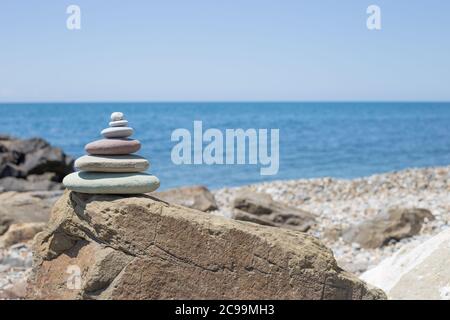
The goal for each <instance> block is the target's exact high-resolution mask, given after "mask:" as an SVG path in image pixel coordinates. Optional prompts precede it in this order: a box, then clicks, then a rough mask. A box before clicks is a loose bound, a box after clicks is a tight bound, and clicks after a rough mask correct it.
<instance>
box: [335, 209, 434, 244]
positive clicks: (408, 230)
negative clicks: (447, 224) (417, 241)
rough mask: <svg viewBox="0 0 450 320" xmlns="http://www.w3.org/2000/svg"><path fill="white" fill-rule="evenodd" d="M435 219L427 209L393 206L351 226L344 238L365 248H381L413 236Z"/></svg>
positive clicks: (345, 232) (344, 233)
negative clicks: (425, 224) (385, 211)
mask: <svg viewBox="0 0 450 320" xmlns="http://www.w3.org/2000/svg"><path fill="white" fill-rule="evenodd" d="M431 220H434V216H433V214H432V213H431V212H430V211H429V210H427V209H420V208H392V209H390V210H389V211H388V212H387V214H386V213H383V214H380V215H378V216H377V217H375V218H374V219H372V220H368V221H365V222H363V223H361V224H358V225H355V226H351V227H349V228H347V229H346V230H344V231H343V233H342V238H343V239H344V240H345V241H346V242H349V243H352V242H355V243H358V244H359V245H360V246H361V247H363V248H372V249H373V248H379V247H382V246H384V245H387V244H389V242H391V241H399V240H401V239H404V238H408V237H412V236H414V235H416V234H418V233H419V232H420V230H421V229H422V225H423V224H424V223H426V222H427V221H431Z"/></svg>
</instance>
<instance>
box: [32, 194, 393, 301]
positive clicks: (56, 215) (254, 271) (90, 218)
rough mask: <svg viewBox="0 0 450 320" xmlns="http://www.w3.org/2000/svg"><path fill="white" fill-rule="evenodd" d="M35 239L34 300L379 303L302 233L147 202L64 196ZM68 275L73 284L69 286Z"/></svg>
mask: <svg viewBox="0 0 450 320" xmlns="http://www.w3.org/2000/svg"><path fill="white" fill-rule="evenodd" d="M35 239H36V240H35V244H34V259H35V261H34V266H33V273H32V275H31V277H30V285H29V288H28V292H29V297H31V298H38V299H40V298H44V299H52V298H58V299H79V298H87V299H89V298H92V299H183V298H184V299H264V298H271V299H382V298H385V295H384V293H383V292H382V291H380V290H378V289H369V287H368V286H367V285H366V284H365V283H363V282H362V281H360V280H358V279H357V278H356V277H355V276H353V275H352V274H350V273H347V272H345V271H343V270H342V269H340V268H339V267H338V266H337V264H336V261H335V260H334V258H333V255H332V252H331V251H330V250H329V249H327V248H326V247H325V246H323V245H322V244H321V243H320V241H318V240H317V239H315V238H313V237H311V236H309V235H307V234H305V233H301V232H296V231H292V230H286V229H281V228H271V227H265V226H260V225H256V224H249V223H245V222H239V221H233V220H228V219H225V218H223V217H218V216H215V215H211V214H209V213H203V212H201V211H197V210H192V209H188V208H185V207H180V206H177V205H169V204H167V203H165V202H163V201H161V200H158V199H155V198H152V197H150V196H148V195H139V196H130V197H122V196H113V195H102V196H100V195H83V194H78V193H74V192H66V193H65V194H64V195H63V196H62V197H61V199H59V200H58V202H57V203H56V204H55V206H54V208H53V211H52V217H51V220H50V223H49V227H48V229H47V230H45V231H43V232H41V233H39V234H38V235H37V236H36V238H35ZM74 268H78V270H79V271H80V272H81V279H80V280H81V281H79V286H77V285H76V284H77V282H76V281H68V280H69V279H68V278H67V277H68V276H69V274H68V270H69V271H71V270H73V269H74ZM71 280H73V279H71ZM74 284H75V285H74Z"/></svg>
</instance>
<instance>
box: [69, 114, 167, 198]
mask: <svg viewBox="0 0 450 320" xmlns="http://www.w3.org/2000/svg"><path fill="white" fill-rule="evenodd" d="M133 132H134V130H133V128H130V127H128V121H127V120H125V119H124V116H123V113H121V112H113V113H112V114H111V122H110V123H109V128H106V129H103V130H102V131H101V134H102V135H103V137H105V139H101V140H97V141H94V142H91V143H88V144H87V145H86V146H85V150H86V152H87V153H88V154H89V155H86V156H82V157H81V158H78V159H77V160H76V161H75V168H76V169H77V170H79V171H77V172H74V173H71V174H69V175H67V176H66V177H65V178H64V180H63V184H64V186H65V187H66V188H67V189H69V190H72V191H76V192H81V193H96V194H137V193H146V192H152V191H155V190H156V189H158V187H159V179H158V178H157V177H155V176H153V175H151V174H148V173H145V172H144V171H145V170H147V169H148V168H149V166H150V164H149V162H148V160H147V159H145V158H143V157H141V156H138V155H135V154H132V153H134V152H137V151H138V150H139V149H140V148H141V143H140V142H139V141H138V140H134V139H129V137H130V136H131V135H132V134H133Z"/></svg>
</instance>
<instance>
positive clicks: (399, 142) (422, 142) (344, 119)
mask: <svg viewBox="0 0 450 320" xmlns="http://www.w3.org/2000/svg"><path fill="white" fill-rule="evenodd" d="M114 111H120V112H123V113H124V114H125V118H126V119H127V120H128V121H129V125H130V126H131V127H133V128H134V130H135V133H134V135H133V138H136V139H138V140H140V141H141V143H142V148H141V150H140V151H139V152H138V154H140V155H142V156H144V157H146V158H148V159H149V160H150V163H151V168H150V172H151V173H152V174H155V175H156V176H158V177H159V178H160V180H161V189H162V190H164V189H168V188H173V187H180V186H188V185H205V186H207V187H208V188H210V189H217V188H222V187H231V186H240V185H246V184H252V183H259V182H263V181H271V180H287V179H303V178H316V177H335V178H345V179H350V178H356V177H363V176H369V175H372V174H377V173H384V172H390V171H396V170H402V169H406V168H420V167H430V166H446V165H449V164H450V103H437V102H433V103H431V102H430V103H427V102H420V103H419V102H414V103H408V102H402V103H399V102H396V103H390V102H380V103H375V102H371V103H366V102H365V103H362V102H361V103H358V102H348V103H346V102H338V103H330V102H322V103H317V102H314V103H313V102H228V103H220V102H212V103H208V102H198V103H196V102H186V103H182V102H176V103H175V102H174V103H168V102H164V103H156V102H155V103H146V102H139V103H136V102H133V103H12V104H5V103H3V104H0V114H1V116H0V134H8V135H12V136H15V137H18V138H31V137H42V138H44V139H46V140H47V141H49V142H50V143H51V144H52V145H54V146H57V147H60V148H62V149H63V150H64V152H65V153H67V154H69V155H70V156H72V157H74V158H77V157H80V156H82V155H84V154H85V151H84V146H85V145H86V144H87V143H88V142H91V141H94V140H97V139H101V135H100V131H101V130H102V129H104V128H106V127H108V122H109V121H110V119H109V118H110V114H111V113H112V112H114ZM194 121H202V127H203V131H206V130H207V129H209V128H216V129H219V130H220V131H221V132H223V134H224V135H225V132H226V130H227V129H243V130H247V129H255V130H259V129H268V130H269V131H270V129H279V169H278V172H277V173H276V174H274V175H261V170H260V168H261V167H262V166H263V165H261V164H258V163H257V164H248V161H247V163H246V164H227V165H221V164H204V163H202V164H175V163H174V161H173V159H172V157H171V154H172V149H173V148H174V146H175V145H176V144H177V143H178V142H177V141H172V139H171V137H172V133H173V132H174V131H175V130H177V129H187V130H188V131H189V132H190V133H191V134H192V135H193V134H194ZM269 136H270V135H269ZM206 145H208V142H206V141H205V142H204V145H203V147H205V146H206ZM269 147H270V140H269ZM269 150H270V149H269ZM192 152H194V151H192Z"/></svg>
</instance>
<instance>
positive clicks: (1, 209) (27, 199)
mask: <svg viewBox="0 0 450 320" xmlns="http://www.w3.org/2000/svg"><path fill="white" fill-rule="evenodd" d="M61 194H62V191H39V192H3V193H0V204H1V205H0V235H2V234H3V233H5V232H6V231H7V230H8V228H9V226H10V225H11V224H14V223H23V222H47V221H48V219H49V217H50V211H51V208H52V206H53V204H54V203H55V202H56V200H57V199H58V198H59V197H60V196H61Z"/></svg>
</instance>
